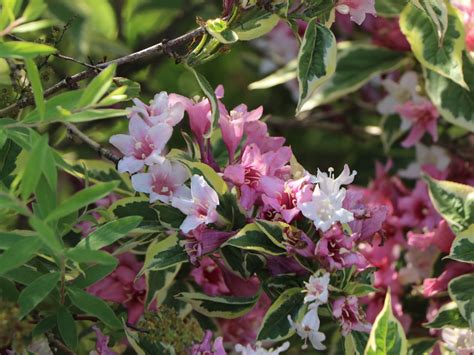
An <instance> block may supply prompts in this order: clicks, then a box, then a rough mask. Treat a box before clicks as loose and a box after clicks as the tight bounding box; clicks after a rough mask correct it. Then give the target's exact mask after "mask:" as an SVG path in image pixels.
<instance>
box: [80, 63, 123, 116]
mask: <svg viewBox="0 0 474 355" xmlns="http://www.w3.org/2000/svg"><path fill="white" fill-rule="evenodd" d="M116 67H117V66H116V65H115V64H111V65H109V66H108V67H107V68H105V69H104V70H102V72H101V73H100V74H99V75H97V76H96V77H95V78H94V79H93V80H92V81H91V82H90V83H89V85H87V87H86V89H85V90H84V92H83V93H82V96H81V98H80V99H79V102H78V103H77V108H81V107H86V106H92V105H94V104H96V103H97V102H98V101H99V100H100V99H101V98H102V96H104V95H105V93H106V92H107V90H108V89H109V88H110V85H112V80H113V78H114V75H115V69H116Z"/></svg>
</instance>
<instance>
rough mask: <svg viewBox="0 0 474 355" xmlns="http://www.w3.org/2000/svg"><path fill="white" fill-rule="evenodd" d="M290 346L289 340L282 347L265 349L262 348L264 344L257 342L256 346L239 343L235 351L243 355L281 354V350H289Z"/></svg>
mask: <svg viewBox="0 0 474 355" xmlns="http://www.w3.org/2000/svg"><path fill="white" fill-rule="evenodd" d="M289 347H290V343H289V342H288V341H286V342H284V343H283V344H282V345H281V346H280V347H278V348H276V349H273V348H270V349H265V348H262V344H261V343H260V342H257V343H256V344H255V347H254V346H252V345H250V344H248V345H247V346H243V345H241V344H237V345H236V346H235V351H236V352H237V353H240V354H242V355H279V354H280V353H281V352H283V351H285V350H288V348H289Z"/></svg>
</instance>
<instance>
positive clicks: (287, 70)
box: [249, 59, 298, 90]
mask: <svg viewBox="0 0 474 355" xmlns="http://www.w3.org/2000/svg"><path fill="white" fill-rule="evenodd" d="M297 67H298V62H297V60H296V59H293V60H290V61H289V62H288V63H287V64H286V65H285V66H284V67H283V68H280V69H278V70H277V71H275V72H274V73H272V74H270V75H268V76H266V77H265V78H263V79H260V80H257V81H254V82H253V83H251V84H250V85H249V90H259V89H268V88H271V87H273V86H276V85H280V84H284V83H286V82H287V81H290V80H293V79H295V78H296V77H297V73H296V69H297Z"/></svg>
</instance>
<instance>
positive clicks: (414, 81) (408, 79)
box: [377, 71, 418, 115]
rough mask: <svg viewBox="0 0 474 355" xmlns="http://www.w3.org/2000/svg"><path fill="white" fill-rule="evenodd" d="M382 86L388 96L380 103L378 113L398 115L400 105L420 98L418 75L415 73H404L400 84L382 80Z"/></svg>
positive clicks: (389, 79)
mask: <svg viewBox="0 0 474 355" xmlns="http://www.w3.org/2000/svg"><path fill="white" fill-rule="evenodd" d="M382 86H383V88H384V89H385V91H386V92H387V96H385V97H384V98H383V99H382V100H380V101H379V103H378V104H377V111H379V112H380V113H381V114H383V115H389V114H392V113H396V112H397V108H398V107H399V106H400V105H403V104H405V103H406V102H408V101H412V100H414V99H416V98H418V93H417V87H418V74H417V73H416V72H414V71H407V72H405V73H403V75H402V76H401V78H400V79H399V81H398V82H395V81H393V80H392V79H391V78H386V79H384V80H382Z"/></svg>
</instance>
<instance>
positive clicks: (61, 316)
mask: <svg viewBox="0 0 474 355" xmlns="http://www.w3.org/2000/svg"><path fill="white" fill-rule="evenodd" d="M56 322H57V324H58V330H59V334H60V335H61V338H63V340H64V343H65V344H66V345H67V346H68V347H69V348H70V349H75V348H76V347H77V329H76V322H75V320H74V318H73V316H72V314H71V313H70V312H69V311H68V309H67V308H66V307H64V306H62V307H60V308H59V310H58V313H57V314H56Z"/></svg>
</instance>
